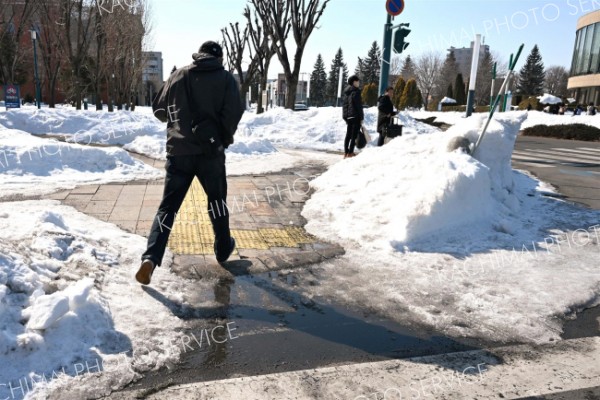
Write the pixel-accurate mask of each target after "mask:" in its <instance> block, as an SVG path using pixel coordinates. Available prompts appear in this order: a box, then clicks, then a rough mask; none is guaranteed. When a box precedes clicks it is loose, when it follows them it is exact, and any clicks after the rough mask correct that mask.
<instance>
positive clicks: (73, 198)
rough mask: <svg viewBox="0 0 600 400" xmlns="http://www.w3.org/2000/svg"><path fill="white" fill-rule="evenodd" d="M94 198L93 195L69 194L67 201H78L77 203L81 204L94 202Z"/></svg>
mask: <svg viewBox="0 0 600 400" xmlns="http://www.w3.org/2000/svg"><path fill="white" fill-rule="evenodd" d="M92 197H94V196H93V195H91V194H73V193H71V194H69V195H68V196H67V198H66V199H65V200H67V201H76V202H80V203H88V202H90V201H91V200H92Z"/></svg>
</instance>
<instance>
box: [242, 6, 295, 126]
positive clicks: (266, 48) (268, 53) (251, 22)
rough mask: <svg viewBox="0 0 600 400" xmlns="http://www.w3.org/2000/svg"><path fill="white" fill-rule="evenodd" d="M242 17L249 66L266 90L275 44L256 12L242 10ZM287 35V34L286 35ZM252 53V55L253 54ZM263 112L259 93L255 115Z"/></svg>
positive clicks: (275, 50) (275, 49)
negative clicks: (247, 34) (252, 65)
mask: <svg viewBox="0 0 600 400" xmlns="http://www.w3.org/2000/svg"><path fill="white" fill-rule="evenodd" d="M244 16H245V17H246V19H247V21H248V25H247V26H248V31H249V36H250V44H251V46H250V59H251V60H252V61H251V64H252V63H254V65H255V66H256V70H257V71H256V72H257V73H258V75H259V77H260V82H259V84H260V85H261V88H262V89H263V90H264V89H266V88H267V78H268V74H269V65H270V64H271V59H272V58H273V56H274V55H275V53H276V52H277V43H276V42H275V41H274V40H272V39H270V36H269V35H268V33H267V31H266V29H265V28H264V27H263V25H262V20H260V19H259V17H258V14H257V13H256V10H254V13H253V15H252V14H251V13H250V8H249V7H246V9H245V10H244ZM286 35H287V33H286ZM253 51H254V54H253ZM262 111H263V104H262V96H261V94H260V93H259V96H258V103H257V113H258V114H260V113H262Z"/></svg>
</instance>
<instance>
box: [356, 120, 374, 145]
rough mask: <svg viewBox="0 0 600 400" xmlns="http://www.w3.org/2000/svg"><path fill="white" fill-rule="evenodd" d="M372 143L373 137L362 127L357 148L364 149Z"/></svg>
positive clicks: (357, 140)
mask: <svg viewBox="0 0 600 400" xmlns="http://www.w3.org/2000/svg"><path fill="white" fill-rule="evenodd" d="M370 141H371V135H369V132H368V131H367V128H365V126H364V125H361V127H360V131H359V132H358V138H357V139H356V147H357V148H359V149H364V148H365V146H366V145H367V143H369V142H370Z"/></svg>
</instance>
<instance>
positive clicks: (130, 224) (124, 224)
mask: <svg viewBox="0 0 600 400" xmlns="http://www.w3.org/2000/svg"><path fill="white" fill-rule="evenodd" d="M109 222H112V223H113V224H115V225H117V226H118V227H119V228H121V229H123V230H125V231H127V232H131V233H135V226H136V225H137V221H121V220H120V221H111V220H109Z"/></svg>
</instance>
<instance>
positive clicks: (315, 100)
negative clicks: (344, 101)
mask: <svg viewBox="0 0 600 400" xmlns="http://www.w3.org/2000/svg"><path fill="white" fill-rule="evenodd" d="M326 89H327V73H326V72H325V63H324V62H323V57H321V54H319V55H318V56H317V61H316V62H315V66H314V68H313V72H312V74H311V75H310V102H311V104H312V105H314V106H317V107H321V106H324V105H325V99H326V95H327V92H326Z"/></svg>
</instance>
